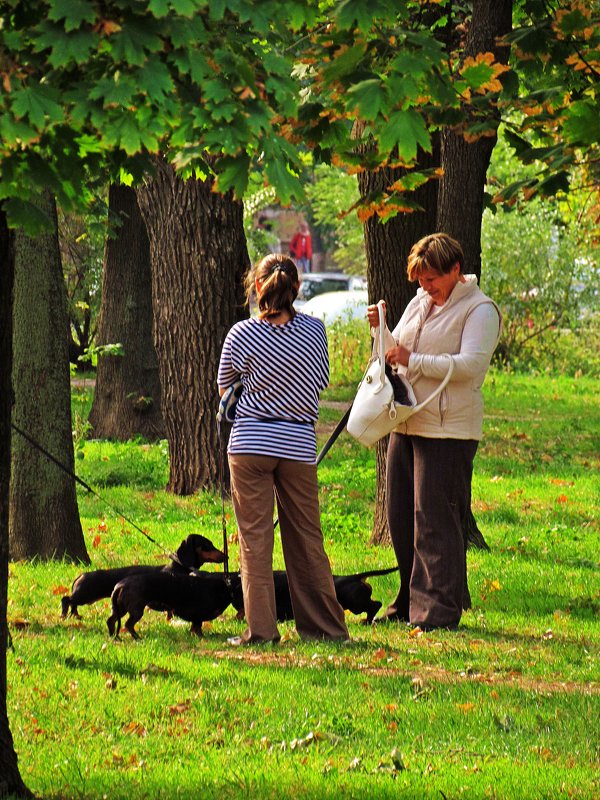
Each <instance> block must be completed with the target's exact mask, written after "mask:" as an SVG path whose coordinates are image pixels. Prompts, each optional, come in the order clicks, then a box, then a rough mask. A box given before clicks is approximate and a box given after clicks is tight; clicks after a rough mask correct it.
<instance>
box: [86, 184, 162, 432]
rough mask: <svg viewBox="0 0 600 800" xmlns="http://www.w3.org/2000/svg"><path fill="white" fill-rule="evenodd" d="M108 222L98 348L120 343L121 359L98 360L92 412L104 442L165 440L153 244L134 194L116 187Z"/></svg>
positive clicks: (110, 198)
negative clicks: (110, 232)
mask: <svg viewBox="0 0 600 800" xmlns="http://www.w3.org/2000/svg"><path fill="white" fill-rule="evenodd" d="M108 206H109V221H112V220H115V221H116V222H117V224H118V223H119V221H120V223H121V224H120V227H119V228H118V229H117V231H116V236H115V237H114V238H112V237H108V238H107V240H106V247H105V250H104V270H103V280H102V303H101V309H100V321H99V324H98V335H97V343H98V345H100V346H102V345H110V344H118V343H120V344H121V345H122V346H123V354H122V355H111V354H108V353H107V354H102V353H100V354H99V356H98V368H97V372H96V391H95V393H94V402H93V405H92V410H91V412H90V423H91V425H92V428H93V431H94V436H96V437H98V438H101V439H117V440H120V441H123V440H126V439H131V438H132V437H133V436H144V437H145V438H147V439H151V440H152V439H161V438H163V437H164V435H165V434H164V423H163V418H162V413H161V400H160V397H161V389H160V378H159V374H158V359H157V358H156V351H155V349H154V342H153V340H152V327H153V324H152V319H153V315H152V279H151V270H150V243H149V241H148V235H147V233H146V226H145V224H144V220H143V219H142V215H141V214H140V210H139V207H138V203H137V198H136V194H135V191H134V190H133V189H130V188H129V187H128V186H123V185H120V184H119V185H117V184H113V185H112V186H111V187H110V190H109V194H108Z"/></svg>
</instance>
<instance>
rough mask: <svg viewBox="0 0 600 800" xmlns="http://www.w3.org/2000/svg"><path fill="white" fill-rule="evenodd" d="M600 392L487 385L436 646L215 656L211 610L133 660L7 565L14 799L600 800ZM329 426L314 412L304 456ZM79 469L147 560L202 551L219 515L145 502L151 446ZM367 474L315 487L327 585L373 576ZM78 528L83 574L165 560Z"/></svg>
mask: <svg viewBox="0 0 600 800" xmlns="http://www.w3.org/2000/svg"><path fill="white" fill-rule="evenodd" d="M599 388H600V384H599V382H598V381H594V380H592V379H587V378H586V379H583V378H582V379H579V380H574V379H567V378H542V377H526V376H514V375H513V376H507V375H504V374H501V373H495V372H494V373H492V374H491V375H490V377H489V379H488V382H487V383H486V387H485V395H486V408H487V416H486V423H485V439H484V442H483V443H482V446H481V447H480V450H479V453H478V456H477V459H476V467H475V477H474V484H473V506H474V512H475V515H476V518H477V520H478V523H479V525H480V527H481V529H482V531H483V532H484V535H485V537H486V540H487V541H488V543H489V544H490V546H491V548H492V549H491V552H490V553H485V552H481V551H471V552H470V553H469V557H468V561H469V584H470V588H471V594H472V598H473V605H474V608H473V610H472V611H470V612H468V613H466V614H465V615H464V617H463V622H462V624H461V627H460V628H459V630H458V631H456V632H440V633H435V634H421V635H414V634H412V633H411V632H410V631H409V630H408V629H406V628H395V627H394V628H389V627H387V628H386V627H376V628H369V627H366V626H364V625H361V624H360V621H359V620H358V619H357V618H355V617H353V616H352V615H348V624H349V628H350V632H351V635H352V638H353V640H354V643H353V645H351V646H349V647H348V646H346V647H345V646H341V645H334V644H325V643H322V644H308V643H303V642H301V641H300V640H299V639H298V638H297V636H296V634H295V632H294V629H293V625H291V624H284V625H282V626H281V632H282V633H283V634H284V635H283V641H282V643H281V644H280V645H279V646H278V647H274V648H270V647H269V648H267V649H261V648H258V647H256V648H244V649H243V650H242V651H240V649H239V648H238V649H235V648H234V649H231V648H229V647H228V646H227V644H226V638H227V636H230V635H232V634H236V633H240V632H241V631H242V630H243V623H242V622H240V621H238V620H236V619H235V617H234V614H233V611H232V610H228V611H227V612H226V613H225V615H224V616H223V618H221V619H219V620H215V621H214V623H213V624H212V625H207V626H206V628H207V629H206V635H205V637H204V639H202V640H198V639H196V638H194V637H192V636H191V635H190V633H189V625H187V624H182V623H180V622H173V623H171V624H169V623H167V622H166V620H165V619H164V616H163V615H160V614H157V613H154V612H150V611H149V612H147V613H146V614H145V616H144V619H143V620H142V622H141V623H140V624H139V626H138V627H139V631H140V633H141V635H142V637H143V638H142V639H141V641H139V642H134V641H132V640H131V639H129V638H124V639H123V641H121V642H113V641H110V640H109V639H108V636H107V633H106V625H105V620H106V617H107V616H108V601H103V602H99V603H97V604H95V605H94V606H87V607H83V608H82V609H81V611H82V615H83V619H82V620H81V621H75V620H69V621H67V622H64V621H62V620H61V619H60V618H59V612H60V595H61V593H63V592H64V591H65V588H66V587H68V586H69V585H70V582H71V581H72V580H73V578H74V577H75V576H76V575H77V574H78V572H79V570H78V568H77V567H76V566H73V565H70V564H66V563H49V564H39V563H28V564H26V563H17V564H12V565H11V567H10V580H9V609H8V615H9V622H10V624H11V634H12V638H13V643H14V650H13V651H12V652H10V653H9V657H8V680H9V692H8V704H9V718H10V722H11V728H12V731H13V735H14V738H15V746H16V749H17V752H18V754H19V758H20V766H21V771H22V774H23V776H24V779H25V781H26V782H27V784H28V785H29V787H30V788H31V789H32V790H34V791H35V792H36V793H37V794H39V795H40V796H43V797H45V798H55V799H56V800H58V798H93V799H94V800H96V798H98V800H100V798H103V797H107V798H111V799H112V798H128V800H138V798H164V799H165V800H170V799H171V798H186V799H187V798H192V797H193V798H196V797H202V798H206V799H207V800H209V799H210V798H246V797H248V798H250V797H252V798H259V800H262V798H282V799H283V798H292V797H294V798H326V799H328V798H332V800H333V798H339V797H344V798H352V797H356V798H436V800H439V799H440V798H444V797H445V798H456V799H457V798H469V799H474V798H497V799H498V800H505V799H506V798H527V799H528V800H529V798H532V799H537V798H540V799H541V798H560V797H565V798H585V799H586V800H592V798H597V797H598V796H599V795H600V779H599V774H598V757H599V740H598V731H599V726H598V719H600V701H599V698H600V668H599V658H598V656H599V655H600V653H599V650H600V648H599V646H598V645H599V641H600V635H599V634H600V625H599V614H598V612H599V606H600V602H599V596H600V592H599V590H600V579H599V571H598V566H599V565H598V552H599V549H598V518H599V515H598V505H599V503H598V498H599V497H600V486H599V484H600V480H599V478H598V466H599V464H598V418H599V415H598V395H599ZM349 396H350V395H349V394H348V390H343V389H341V390H340V389H337V390H335V392H331V393H329V397H330V399H334V398H335V399H346V400H347V399H348V398H349ZM340 415H341V410H338V409H331V408H325V409H324V410H323V414H322V421H323V423H325V425H323V426H322V431H321V433H320V438H321V440H324V438H325V435H326V430H325V429H326V428H327V427H329V428H331V423H334V422H335V421H337V419H338V418H339V416H340ZM81 456H82V457H80V458H79V459H78V460H77V467H78V471H79V474H80V475H81V477H83V478H84V479H85V480H86V481H88V482H89V483H90V484H91V485H92V486H94V487H95V488H97V489H98V491H99V493H100V494H101V495H102V497H103V498H105V499H106V500H107V501H108V503H109V504H110V505H111V506H114V507H115V508H117V509H119V510H120V511H121V512H122V513H124V514H126V515H127V516H128V517H130V518H132V519H134V520H135V521H136V523H137V524H138V525H140V526H141V527H144V528H145V529H147V530H148V532H149V533H150V534H151V535H152V536H153V537H154V538H156V539H157V540H159V541H160V542H161V543H163V544H164V545H165V546H166V547H169V548H173V547H176V546H177V544H178V543H179V541H180V540H181V539H182V538H184V537H185V536H186V535H187V534H188V533H191V532H201V533H204V534H205V535H207V536H209V538H211V539H212V540H213V541H214V542H215V543H216V544H220V537H221V517H220V498H219V497H218V496H217V495H214V494H208V493H204V494H198V495H196V496H194V497H185V498H181V497H174V496H172V495H169V494H167V493H166V492H165V491H164V490H163V488H162V487H163V486H164V485H165V482H166V478H167V453H166V448H165V446H164V445H161V444H159V445H152V446H150V445H145V444H142V443H136V444H112V443H107V442H85V443H84V444H83V447H82V450H81ZM374 469H375V466H374V454H373V452H372V451H369V450H366V449H364V448H362V447H360V446H359V445H358V444H356V443H355V442H353V441H352V440H350V438H349V437H348V436H347V434H343V435H342V437H341V438H340V439H339V440H338V443H337V444H336V445H335V446H334V447H333V449H332V450H331V451H330V453H329V455H328V456H327V457H326V459H325V460H324V462H323V463H322V465H321V467H320V468H319V476H320V481H321V502H322V513H323V529H324V534H325V540H326V546H327V550H328V553H329V555H330V558H331V561H332V565H333V568H334V571H335V572H338V573H344V572H354V571H359V570H363V569H369V568H378V567H382V566H388V565H390V564H392V563H393V554H392V551H391V550H390V549H389V548H386V547H375V546H371V545H370V544H369V538H370V530H371V525H372V517H373V503H374V496H375V473H374ZM79 506H80V512H81V516H82V524H83V528H84V533H85V537H86V542H87V545H88V550H89V552H90V555H91V558H92V560H93V565H94V566H95V567H103V566H112V565H117V564H121V563H124V562H132V561H139V562H148V563H154V562H156V563H159V562H160V561H162V560H163V558H162V555H161V553H160V551H158V550H157V548H155V547H154V546H153V545H152V544H151V543H150V542H148V541H147V540H146V539H144V538H143V537H142V536H141V535H140V534H139V533H138V532H136V531H135V530H134V529H132V528H131V526H129V525H128V524H126V523H123V521H122V520H121V519H120V518H119V517H118V516H117V515H115V514H114V513H113V512H112V511H111V509H110V508H109V507H108V506H107V505H106V504H105V503H102V502H101V501H99V500H98V499H97V498H95V497H93V496H90V495H87V494H85V493H84V492H83V491H81V492H80V494H79ZM227 512H228V516H229V519H228V531H229V534H230V537H231V540H232V541H231V544H230V548H231V557H232V566H233V567H237V563H238V562H237V546H236V542H235V521H234V519H233V516H232V514H231V508H230V506H229V505H228V506H227ZM275 558H276V566H282V565H283V562H282V559H281V550H280V546H279V545H277V547H276V555H275ZM396 581H397V577H395V576H394V575H392V576H386V577H382V578H374V579H372V581H371V583H372V585H373V596H374V597H375V598H377V599H379V600H381V601H383V602H384V603H386V602H388V601H389V600H390V599H392V597H393V596H394V591H395V589H396Z"/></svg>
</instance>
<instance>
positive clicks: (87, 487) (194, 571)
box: [10, 422, 200, 575]
mask: <svg viewBox="0 0 600 800" xmlns="http://www.w3.org/2000/svg"><path fill="white" fill-rule="evenodd" d="M10 424H11V427H12V428H13V429H14V430H15V431H16V432H17V433H18V434H19V435H20V436H22V437H23V438H24V439H25V440H26V441H27V442H29V444H30V445H31V446H32V447H34V448H35V449H36V450H39V451H40V453H43V454H44V455H45V456H46V458H47V459H48V460H49V461H51V462H52V463H53V464H55V465H56V466H57V467H58V468H59V469H61V470H62V471H63V472H65V473H66V474H67V475H68V476H69V477H70V478H73V480H75V481H76V483H78V484H79V485H80V486H82V487H83V488H84V489H85V490H86V491H87V492H89V493H90V494H93V495H94V497H96V498H98V500H100V502H101V503H104V505H106V506H107V507H108V508H110V510H111V511H112V512H113V513H115V514H116V515H117V516H119V517H122V518H123V519H124V520H125V522H128V523H129V524H130V525H131V526H132V527H133V528H135V529H136V530H137V531H139V532H140V533H141V534H142V535H143V536H145V537H146V539H148V541H149V542H152V544H154V545H156V547H158V548H159V549H160V550H162V551H163V553H165V555H167V556H168V557H169V558H170V559H171V561H174V562H175V563H176V564H179V566H180V567H183V569H187V570H188V571H189V572H191V573H192V574H193V575H199V574H200V573H199V571H198V570H197V569H196V568H195V567H188V566H186V565H185V564H182V563H181V561H180V560H179V558H178V556H177V555H176V554H175V553H171V552H170V550H168V549H167V548H166V547H164V546H163V545H162V544H161V543H160V542H157V541H156V539H153V538H152V536H150V534H149V533H147V532H146V531H145V530H143V529H142V528H140V526H139V525H137V524H136V523H135V522H134V521H133V520H132V519H129V517H127V516H126V515H125V514H122V513H121V512H120V511H119V509H118V508H115V506H113V505H112V504H111V503H109V502H108V500H105V499H104V497H101V496H100V495H99V494H98V492H97V491H96V490H95V489H93V488H92V487H91V486H90V485H89V483H86V482H85V481H84V480H82V479H81V478H80V477H79V476H78V475H76V474H75V473H74V472H73V471H72V470H70V469H69V468H68V467H66V466H65V465H64V464H63V463H62V462H61V461H59V460H58V458H56V456H53V455H52V453H50V452H48V450H46V449H45V448H44V447H42V445H41V444H40V443H39V442H36V440H35V439H34V438H33V437H31V436H30V435H29V434H28V433H25V431H23V430H21V428H19V427H18V426H17V425H15V423H14V422H11V423H10Z"/></svg>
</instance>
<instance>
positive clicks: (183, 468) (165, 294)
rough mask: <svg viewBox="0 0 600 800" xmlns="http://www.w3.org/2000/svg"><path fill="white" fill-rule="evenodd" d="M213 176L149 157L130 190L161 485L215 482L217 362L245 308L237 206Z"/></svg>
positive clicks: (189, 489) (244, 255)
mask: <svg viewBox="0 0 600 800" xmlns="http://www.w3.org/2000/svg"><path fill="white" fill-rule="evenodd" d="M212 188H213V183H212V180H210V179H208V180H206V181H202V180H194V179H189V180H187V181H184V180H182V179H181V178H180V177H178V176H177V175H176V174H175V172H174V170H173V168H172V167H171V166H170V165H169V164H168V163H167V162H166V161H164V160H160V159H157V161H156V170H155V175H154V177H153V178H152V180H149V181H148V183H147V184H145V185H144V186H143V187H141V188H140V189H139V190H138V201H139V204H140V209H141V212H142V215H143V217H144V220H145V222H146V228H147V231H148V236H149V238H150V255H151V261H152V287H153V293H152V294H153V303H154V341H155V346H156V353H157V356H158V363H159V369H160V380H161V386H162V412H163V417H164V421H165V427H166V433H167V440H168V443H169V455H170V475H169V483H168V486H167V488H168V490H169V491H172V492H174V493H175V494H182V495H184V494H191V493H193V492H195V491H196V490H198V489H201V488H211V487H217V486H219V480H220V471H221V466H220V454H219V453H220V451H219V442H218V437H217V427H216V421H215V416H216V411H217V405H218V391H217V369H218V365H219V358H220V355H221V348H222V345H223V341H224V339H225V336H226V334H227V332H228V331H229V329H230V328H231V326H232V325H233V324H234V323H235V322H237V321H238V320H239V319H242V318H243V317H244V316H247V313H246V311H245V310H244V298H243V286H242V283H243V276H244V274H245V272H246V271H247V269H248V267H249V258H248V251H247V248H246V238H245V235H244V228H243V207H242V204H241V203H239V202H236V201H234V199H233V197H232V195H231V194H227V195H220V194H218V193H216V192H213V191H212Z"/></svg>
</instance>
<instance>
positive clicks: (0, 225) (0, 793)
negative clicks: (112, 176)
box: [0, 208, 33, 797]
mask: <svg viewBox="0 0 600 800" xmlns="http://www.w3.org/2000/svg"><path fill="white" fill-rule="evenodd" d="M13 275H14V234H13V233H12V232H11V231H9V229H8V226H7V224H6V216H5V215H4V212H3V211H2V209H1V208H0V797H4V796H6V795H13V796H15V797H32V796H33V795H32V794H31V792H30V791H29V790H28V789H27V787H26V786H25V784H24V783H23V780H22V778H21V774H20V772H19V766H18V759H17V754H16V753H15V749H14V744H13V738H12V734H11V732H10V726H9V723H8V711H7V688H8V684H7V670H6V649H7V645H8V641H9V639H8V622H7V618H6V614H7V604H8V513H9V512H8V506H9V502H8V498H9V491H8V487H9V483H10V439H11V435H10V415H11V408H12V404H13V393H12V385H11V379H10V375H11V365H12V297H13Z"/></svg>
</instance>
